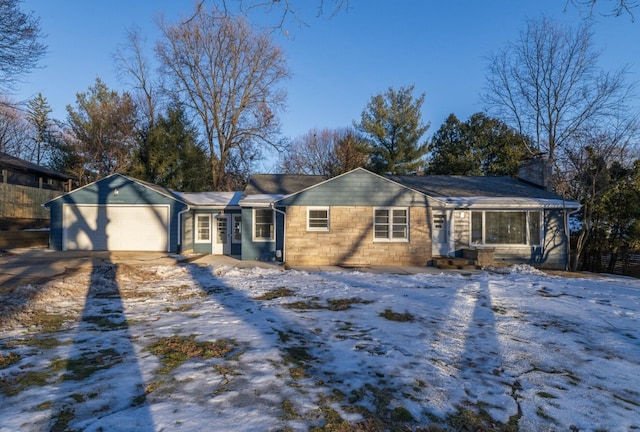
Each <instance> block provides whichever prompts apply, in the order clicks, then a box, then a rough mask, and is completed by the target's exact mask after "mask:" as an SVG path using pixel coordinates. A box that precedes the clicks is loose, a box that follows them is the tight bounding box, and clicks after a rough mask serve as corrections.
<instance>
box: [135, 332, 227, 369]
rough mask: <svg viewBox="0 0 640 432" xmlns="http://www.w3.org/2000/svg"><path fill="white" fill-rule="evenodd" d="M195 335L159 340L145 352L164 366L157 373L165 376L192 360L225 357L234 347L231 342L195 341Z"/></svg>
mask: <svg viewBox="0 0 640 432" xmlns="http://www.w3.org/2000/svg"><path fill="white" fill-rule="evenodd" d="M195 338H196V335H191V336H178V335H175V336H170V337H163V338H160V339H159V340H158V341H156V342H154V343H153V344H151V345H149V346H148V347H147V350H148V351H150V352H151V353H153V354H154V355H157V356H159V357H160V361H161V362H162V364H163V365H164V367H163V368H161V369H160V370H159V371H158V372H159V373H162V374H166V373H169V372H171V371H172V370H173V369H175V368H177V367H179V366H180V365H182V364H183V363H184V362H186V361H187V360H190V359H193V358H200V359H205V360H206V359H210V358H214V357H217V358H221V357H225V356H226V355H227V354H229V353H230V352H231V351H233V350H234V349H235V347H236V345H237V344H236V342H235V341H233V340H224V339H222V340H218V341H214V342H210V341H196V340H195Z"/></svg>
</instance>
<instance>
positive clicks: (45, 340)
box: [6, 337, 73, 350]
mask: <svg viewBox="0 0 640 432" xmlns="http://www.w3.org/2000/svg"><path fill="white" fill-rule="evenodd" d="M71 344H73V341H70V340H68V341H61V340H59V339H56V338H53V337H33V338H29V339H18V340H13V341H10V342H7V344H6V346H7V347H8V348H15V347H18V346H33V347H36V348H40V349H43V350H45V349H51V348H56V347H59V346H63V345H71Z"/></svg>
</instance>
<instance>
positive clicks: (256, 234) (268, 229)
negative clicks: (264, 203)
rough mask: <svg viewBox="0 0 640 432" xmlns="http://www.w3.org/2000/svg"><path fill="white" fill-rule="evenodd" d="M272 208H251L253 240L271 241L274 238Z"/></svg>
mask: <svg viewBox="0 0 640 432" xmlns="http://www.w3.org/2000/svg"><path fill="white" fill-rule="evenodd" d="M273 216H274V215H273V210H272V209H254V210H253V240H254V241H273V239H274V230H273V228H274V220H273Z"/></svg>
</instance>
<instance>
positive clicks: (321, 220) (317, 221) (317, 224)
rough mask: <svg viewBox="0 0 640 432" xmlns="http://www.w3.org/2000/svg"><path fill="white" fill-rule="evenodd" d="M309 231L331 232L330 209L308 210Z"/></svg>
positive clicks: (315, 208) (312, 208) (310, 208)
mask: <svg viewBox="0 0 640 432" xmlns="http://www.w3.org/2000/svg"><path fill="white" fill-rule="evenodd" d="M307 231H329V207H309V208H307Z"/></svg>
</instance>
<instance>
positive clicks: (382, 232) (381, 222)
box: [373, 207, 409, 242]
mask: <svg viewBox="0 0 640 432" xmlns="http://www.w3.org/2000/svg"><path fill="white" fill-rule="evenodd" d="M373 240H374V241H397V242H402V241H408V240H409V209H408V208H406V207H377V208H374V209H373Z"/></svg>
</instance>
